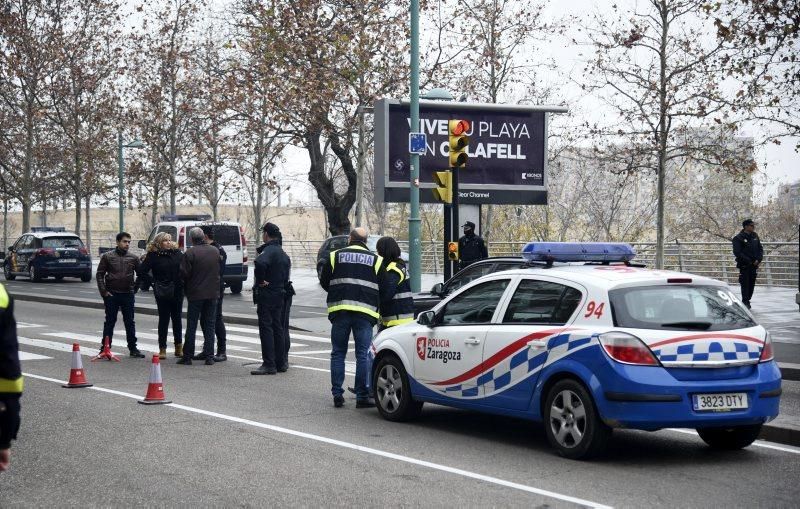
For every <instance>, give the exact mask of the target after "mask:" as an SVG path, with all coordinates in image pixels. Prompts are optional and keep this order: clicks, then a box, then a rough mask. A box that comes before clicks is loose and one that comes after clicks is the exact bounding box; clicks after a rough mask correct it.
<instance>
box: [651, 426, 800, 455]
mask: <svg viewBox="0 0 800 509" xmlns="http://www.w3.org/2000/svg"><path fill="white" fill-rule="evenodd" d="M665 431H674V432H676V433H683V434H684V435H694V436H696V437H697V438H700V435H698V434H697V431H694V430H691V429H678V428H665ZM701 440H702V439H701ZM751 445H754V446H756V447H763V448H765V449H775V450H776V451H783V452H790V453H792V454H800V447H792V446H790V445H783V444H781V445H776V444H774V443H773V442H768V441H766V440H760V441H759V440H756V441H755V442H753V443H752V444H751Z"/></svg>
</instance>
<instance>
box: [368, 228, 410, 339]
mask: <svg viewBox="0 0 800 509" xmlns="http://www.w3.org/2000/svg"><path fill="white" fill-rule="evenodd" d="M375 249H376V250H377V251H378V254H379V255H380V256H381V257H382V258H383V265H382V266H381V270H380V272H379V273H378V281H379V282H378V286H379V289H380V291H379V293H380V301H381V302H380V309H379V311H380V315H381V317H380V325H378V329H379V331H381V330H383V329H386V328H389V327H394V326H395V325H402V324H404V323H408V322H413V321H414V299H413V298H412V296H411V295H412V294H411V283H410V282H409V278H408V270H407V269H406V263H405V262H404V261H403V259H402V258H401V257H400V253H401V251H400V246H398V245H397V241H396V240H394V239H393V238H392V237H381V238H380V239H379V240H378V243H377V244H376V246H375Z"/></svg>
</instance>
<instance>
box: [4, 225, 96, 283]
mask: <svg viewBox="0 0 800 509" xmlns="http://www.w3.org/2000/svg"><path fill="white" fill-rule="evenodd" d="M3 274H4V275H5V278H6V280H8V281H13V280H14V279H16V277H17V276H26V277H29V278H30V279H31V281H41V280H42V279H44V278H47V277H55V278H56V279H63V278H64V277H79V278H81V281H91V279H92V258H91V256H89V251H88V250H87V249H86V247H85V246H84V245H83V242H82V241H81V239H80V237H78V236H77V235H75V234H74V233H70V232H68V231H66V230H65V229H64V227H63V226H62V227H58V226H54V227H49V228H48V227H35V228H31V231H30V232H28V233H24V234H23V235H22V236H21V237H20V238H19V239H17V241H16V242H15V243H14V245H13V246H11V247H10V248H9V249H8V252H7V253H5V256H4V257H3Z"/></svg>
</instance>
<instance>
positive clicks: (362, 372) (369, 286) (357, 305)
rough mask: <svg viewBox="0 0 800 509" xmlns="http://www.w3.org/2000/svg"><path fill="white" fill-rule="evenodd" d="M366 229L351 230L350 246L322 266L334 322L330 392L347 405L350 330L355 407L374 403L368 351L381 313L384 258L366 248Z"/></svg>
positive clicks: (339, 404)
mask: <svg viewBox="0 0 800 509" xmlns="http://www.w3.org/2000/svg"><path fill="white" fill-rule="evenodd" d="M366 242H367V231H366V230H365V229H364V228H356V229H355V230H353V231H352V232H350V242H349V244H348V246H347V247H345V248H343V249H339V250H337V251H333V252H332V253H331V254H330V258H329V259H328V260H327V263H326V264H325V266H324V268H323V269H322V276H321V277H320V284H321V285H322V288H323V289H325V291H326V292H328V319H329V320H330V321H331V324H332V325H331V344H332V349H331V394H333V405H334V406H335V407H336V408H340V407H342V406H343V405H344V396H343V393H344V390H343V389H342V383H343V382H344V359H345V357H346V356H347V342H348V339H349V338H350V332H351V331H352V333H353V340H354V342H355V345H356V348H355V349H356V383H355V389H356V408H368V407H371V406H375V405H374V403H373V402H372V401H371V400H370V398H369V392H368V390H367V377H368V376H369V374H368V373H367V371H368V370H369V361H368V359H367V350H368V349H369V345H370V343H371V342H372V327H373V326H374V325H375V324H376V323H377V321H378V318H379V316H380V315H379V314H378V304H379V295H378V270H379V269H380V267H381V263H382V258H381V257H380V256H378V255H377V254H375V253H373V252H372V251H370V250H369V249H368V248H367V245H366Z"/></svg>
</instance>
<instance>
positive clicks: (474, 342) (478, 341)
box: [464, 338, 481, 345]
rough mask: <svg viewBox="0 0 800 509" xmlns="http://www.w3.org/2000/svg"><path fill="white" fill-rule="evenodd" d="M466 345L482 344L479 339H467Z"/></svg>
mask: <svg viewBox="0 0 800 509" xmlns="http://www.w3.org/2000/svg"><path fill="white" fill-rule="evenodd" d="M464 343H465V344H467V345H480V344H481V340H480V339H478V338H469V339H465V340H464Z"/></svg>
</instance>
